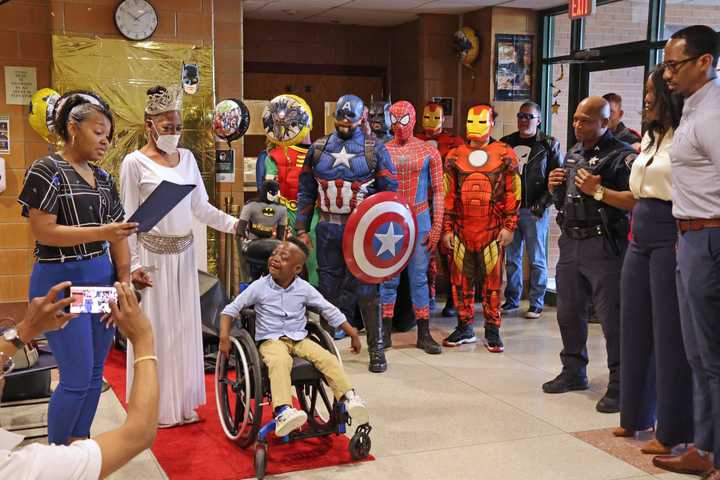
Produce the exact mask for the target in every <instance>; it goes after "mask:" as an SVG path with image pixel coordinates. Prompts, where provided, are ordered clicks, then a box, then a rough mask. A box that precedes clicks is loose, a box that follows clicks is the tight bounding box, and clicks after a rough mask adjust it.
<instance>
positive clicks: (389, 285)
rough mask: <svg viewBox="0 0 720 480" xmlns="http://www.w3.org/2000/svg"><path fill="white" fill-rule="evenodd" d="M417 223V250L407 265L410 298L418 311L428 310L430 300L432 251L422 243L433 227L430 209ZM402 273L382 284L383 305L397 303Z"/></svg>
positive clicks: (418, 217) (422, 214) (418, 218)
mask: <svg viewBox="0 0 720 480" xmlns="http://www.w3.org/2000/svg"><path fill="white" fill-rule="evenodd" d="M417 225H418V236H417V242H416V243H415V251H414V252H413V255H412V257H410V262H409V263H408V265H407V267H405V268H406V269H407V271H408V280H409V281H410V299H411V300H412V304H413V308H414V309H415V310H416V312H417V311H418V310H426V309H427V307H428V305H429V302H430V293H429V290H428V274H427V272H428V265H429V264H430V252H428V250H427V248H426V246H425V245H422V240H423V239H424V238H425V235H427V234H428V232H429V231H430V228H431V221H430V212H429V211H428V210H425V211H424V212H422V213H420V214H419V215H418V216H417ZM400 275H401V273H399V274H397V275H395V276H394V277H392V278H390V279H389V280H386V281H384V282H383V283H381V284H380V301H381V303H382V304H383V305H395V300H396V299H397V289H398V287H399V286H400ZM416 316H417V315H416Z"/></svg>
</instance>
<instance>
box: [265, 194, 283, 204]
mask: <svg viewBox="0 0 720 480" xmlns="http://www.w3.org/2000/svg"><path fill="white" fill-rule="evenodd" d="M265 196H266V197H267V199H268V201H269V202H270V203H273V202H275V200H277V199H278V197H279V196H280V193H276V194H275V195H273V194H272V193H266V194H265Z"/></svg>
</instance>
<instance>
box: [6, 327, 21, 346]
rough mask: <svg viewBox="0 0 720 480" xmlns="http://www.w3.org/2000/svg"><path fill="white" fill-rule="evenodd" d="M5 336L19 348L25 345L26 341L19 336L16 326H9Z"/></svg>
mask: <svg viewBox="0 0 720 480" xmlns="http://www.w3.org/2000/svg"><path fill="white" fill-rule="evenodd" d="M2 336H3V338H4V339H5V340H6V341H7V342H10V343H12V344H13V345H15V348H17V349H18V350H20V349H22V348H23V347H24V346H25V342H23V341H22V340H20V337H19V336H18V332H17V330H15V329H14V328H9V329H7V330H5V331H4V332H3V334H2Z"/></svg>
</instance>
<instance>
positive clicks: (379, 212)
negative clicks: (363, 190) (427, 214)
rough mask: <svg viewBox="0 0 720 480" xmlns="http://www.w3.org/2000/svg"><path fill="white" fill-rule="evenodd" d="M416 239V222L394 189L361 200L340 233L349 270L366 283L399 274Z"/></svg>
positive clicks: (406, 262)
mask: <svg viewBox="0 0 720 480" xmlns="http://www.w3.org/2000/svg"><path fill="white" fill-rule="evenodd" d="M416 242H417V221H416V220H415V216H414V215H413V213H412V211H410V207H408V205H407V203H405V202H404V201H403V200H402V199H401V198H400V197H399V196H398V195H397V194H396V193H394V192H380V193H376V194H375V195H371V196H369V197H368V198H366V199H365V200H363V201H362V202H361V203H360V205H359V206H358V208H356V209H355V211H354V212H353V213H352V214H351V215H350V218H348V221H347V224H346V225H345V233H344V234H343V254H344V256H345V263H346V264H347V267H348V269H349V270H350V272H351V273H352V274H353V275H355V277H357V278H358V279H360V280H362V281H363V282H366V283H382V282H383V281H384V280H387V279H388V278H391V277H394V276H395V275H397V274H398V273H400V272H401V271H402V270H403V269H404V268H405V267H406V266H407V264H408V262H409V261H410V257H411V256H412V254H413V251H414V250H415V243H416Z"/></svg>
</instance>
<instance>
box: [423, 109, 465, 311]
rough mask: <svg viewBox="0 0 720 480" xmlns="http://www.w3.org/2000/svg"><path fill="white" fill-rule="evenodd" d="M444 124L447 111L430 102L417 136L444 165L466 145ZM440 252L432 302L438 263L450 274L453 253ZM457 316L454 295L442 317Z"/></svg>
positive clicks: (432, 268) (432, 273) (431, 276)
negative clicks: (436, 153) (450, 156)
mask: <svg viewBox="0 0 720 480" xmlns="http://www.w3.org/2000/svg"><path fill="white" fill-rule="evenodd" d="M444 123H445V111H444V109H443V106H442V105H441V104H439V103H436V102H428V103H427V104H426V105H425V108H424V109H423V116H422V130H423V131H422V133H418V134H416V135H415V136H416V137H417V138H419V139H420V140H423V141H425V142H427V143H428V144H429V145H430V146H431V147H434V148H436V149H437V150H438V151H439V152H440V158H442V161H443V165H444V163H445V158H446V157H447V154H448V152H449V151H450V150H452V149H453V148H457V147H459V146H460V145H464V144H465V142H464V141H463V139H462V138H460V137H458V136H456V135H451V134H449V133H447V132H444V131H443V124H444ZM438 250H439V252H438V255H437V256H436V255H433V256H432V257H431V258H430V264H429V265H428V285H429V289H430V298H431V301H434V299H435V278H436V277H437V272H438V261H441V262H442V265H443V269H444V270H445V272H448V270H449V265H450V261H451V253H452V252H448V251H447V250H446V249H445V247H444V246H443V245H442V243H441V244H440V247H439V248H438ZM438 257H439V260H438ZM456 314H457V312H456V311H455V308H454V302H453V298H452V295H448V298H447V301H446V302H445V308H443V311H442V315H443V316H444V317H454V316H455V315H456Z"/></svg>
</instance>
